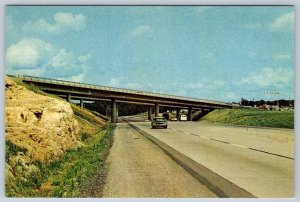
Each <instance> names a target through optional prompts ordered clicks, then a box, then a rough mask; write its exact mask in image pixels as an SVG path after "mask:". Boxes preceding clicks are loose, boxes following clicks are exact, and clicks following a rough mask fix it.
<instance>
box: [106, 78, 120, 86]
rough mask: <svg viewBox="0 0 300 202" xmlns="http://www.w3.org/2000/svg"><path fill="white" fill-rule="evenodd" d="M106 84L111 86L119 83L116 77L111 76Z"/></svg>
mask: <svg viewBox="0 0 300 202" xmlns="http://www.w3.org/2000/svg"><path fill="white" fill-rule="evenodd" d="M106 85H107V86H111V87H118V86H119V85H120V82H119V80H118V79H117V78H112V79H110V81H109V83H107V84H106Z"/></svg>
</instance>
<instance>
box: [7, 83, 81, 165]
mask: <svg viewBox="0 0 300 202" xmlns="http://www.w3.org/2000/svg"><path fill="white" fill-rule="evenodd" d="M5 102H6V107H5V115H6V116H5V123H6V127H5V133H6V141H8V142H10V143H12V144H14V145H16V146H18V147H21V148H24V149H26V150H27V154H28V157H29V158H30V159H31V160H33V161H34V160H38V161H41V162H47V161H50V160H53V159H56V158H57V157H58V156H60V155H61V154H62V153H63V152H64V151H66V150H68V149H69V148H71V147H76V146H80V145H81V142H80V128H79V125H78V123H77V121H76V120H75V118H74V113H73V110H72V108H71V106H70V104H69V103H67V102H65V101H62V100H58V99H55V98H52V97H47V96H44V95H39V94H36V93H33V92H31V91H29V90H27V89H26V88H25V87H23V86H20V85H17V84H16V83H15V82H14V81H13V80H12V79H10V78H6V80H5Z"/></svg>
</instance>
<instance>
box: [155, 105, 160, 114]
mask: <svg viewBox="0 0 300 202" xmlns="http://www.w3.org/2000/svg"><path fill="white" fill-rule="evenodd" d="M158 115H159V105H158V104H157V103H155V117H158Z"/></svg>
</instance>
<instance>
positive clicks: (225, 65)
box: [5, 6, 294, 102]
mask: <svg viewBox="0 0 300 202" xmlns="http://www.w3.org/2000/svg"><path fill="white" fill-rule="evenodd" d="M5 24H6V31H5V47H6V56H5V57H6V73H7V74H15V75H16V74H27V75H33V76H41V77H50V78H57V79H65V80H72V81H78V82H86V83H92V84H99V85H106V86H114V87H121V88H130V89H138V90H145V91H151V92H159V93H167V94H173V95H181V96H188V97H194V98H201V99H211V100H218V101H226V102H231V101H236V102H237V101H239V100H240V99H241V97H243V98H246V99H251V100H252V99H255V100H259V99H265V100H274V99H280V98H282V99H294V8H293V7H290V6H7V7H6V23H5ZM275 92H278V93H279V94H277V93H276V94H275V95H274V94H272V93H275Z"/></svg>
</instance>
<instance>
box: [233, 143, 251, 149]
mask: <svg viewBox="0 0 300 202" xmlns="http://www.w3.org/2000/svg"><path fill="white" fill-rule="evenodd" d="M230 144H231V145H234V146H237V147H242V148H245V149H249V148H248V147H245V146H243V145H239V144H233V143H230Z"/></svg>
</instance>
